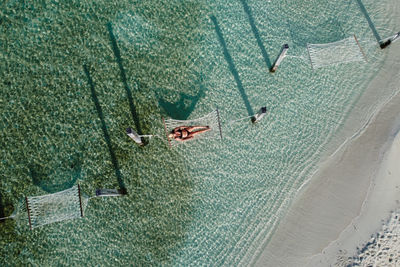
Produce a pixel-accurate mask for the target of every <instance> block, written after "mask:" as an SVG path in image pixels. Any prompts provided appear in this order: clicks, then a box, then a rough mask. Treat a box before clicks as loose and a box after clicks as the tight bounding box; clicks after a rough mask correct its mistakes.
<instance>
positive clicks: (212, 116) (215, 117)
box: [163, 109, 222, 146]
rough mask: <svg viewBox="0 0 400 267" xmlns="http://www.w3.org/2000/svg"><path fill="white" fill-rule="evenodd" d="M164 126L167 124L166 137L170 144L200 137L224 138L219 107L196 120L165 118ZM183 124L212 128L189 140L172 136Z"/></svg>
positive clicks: (177, 143)
mask: <svg viewBox="0 0 400 267" xmlns="http://www.w3.org/2000/svg"><path fill="white" fill-rule="evenodd" d="M163 121H164V126H165V134H166V138H167V139H168V143H169V145H170V146H177V145H179V144H183V143H187V142H191V141H194V140H199V139H215V138H221V139H222V131H221V123H220V117H219V112H218V109H216V110H215V111H213V112H211V113H209V114H207V115H205V116H203V117H201V118H198V119H194V120H174V119H168V120H164V119H163ZM181 126H188V127H190V126H208V127H209V128H210V130H208V131H206V132H203V133H200V134H198V135H196V136H194V138H192V139H189V140H187V141H179V140H176V139H174V138H170V137H169V134H170V133H172V132H173V131H174V129H175V128H177V127H181Z"/></svg>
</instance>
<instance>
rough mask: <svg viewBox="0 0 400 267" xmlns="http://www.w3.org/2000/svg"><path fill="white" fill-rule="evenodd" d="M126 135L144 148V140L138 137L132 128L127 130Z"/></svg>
mask: <svg viewBox="0 0 400 267" xmlns="http://www.w3.org/2000/svg"><path fill="white" fill-rule="evenodd" d="M126 134H127V135H128V136H129V137H130V138H132V140H133V141H135V143H136V144H138V145H140V146H143V145H144V143H143V141H142V138H141V137H140V135H138V134H137V133H136V132H135V131H134V130H133V129H132V128H128V129H126Z"/></svg>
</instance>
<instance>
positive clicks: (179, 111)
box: [157, 86, 205, 120]
mask: <svg viewBox="0 0 400 267" xmlns="http://www.w3.org/2000/svg"><path fill="white" fill-rule="evenodd" d="M204 95H205V88H204V87H203V86H201V88H200V90H199V91H198V92H197V94H196V95H189V94H184V93H180V94H179V100H178V101H176V102H174V103H172V102H168V101H166V100H165V99H164V98H162V97H160V96H157V97H158V104H159V106H160V107H161V108H162V109H163V110H164V112H165V113H166V114H167V115H168V116H169V117H171V118H174V119H177V120H186V119H187V118H188V117H189V116H190V114H191V113H192V112H193V110H194V108H195V107H196V104H197V102H198V101H199V100H200V99H201V98H202V97H203V96H204Z"/></svg>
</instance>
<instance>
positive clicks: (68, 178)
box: [28, 155, 82, 193]
mask: <svg viewBox="0 0 400 267" xmlns="http://www.w3.org/2000/svg"><path fill="white" fill-rule="evenodd" d="M28 168H29V174H30V176H31V178H32V183H33V184H34V185H36V186H38V187H40V188H41V189H42V190H43V191H46V192H47V193H55V192H59V191H62V190H66V189H68V188H71V187H72V186H74V184H75V183H76V181H77V180H78V178H79V177H80V176H81V171H82V161H81V159H80V156H79V155H75V156H74V157H73V158H72V159H71V160H70V161H69V163H68V164H67V166H63V168H62V172H61V174H60V175H62V176H63V177H60V178H62V182H61V183H60V182H58V181H60V180H56V181H54V177H52V175H50V174H48V173H46V171H45V170H43V167H41V166H39V165H36V164H30V165H29V167H28Z"/></svg>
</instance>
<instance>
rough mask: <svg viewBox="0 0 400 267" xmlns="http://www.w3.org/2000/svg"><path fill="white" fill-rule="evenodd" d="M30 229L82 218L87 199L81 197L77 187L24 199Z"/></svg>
mask: <svg viewBox="0 0 400 267" xmlns="http://www.w3.org/2000/svg"><path fill="white" fill-rule="evenodd" d="M25 200H26V209H27V212H28V219H29V226H30V228H31V229H33V228H36V227H39V226H43V225H46V224H49V223H54V222H59V221H64V220H71V219H75V218H79V217H83V212H84V209H85V208H86V206H87V202H88V200H89V199H88V198H86V197H83V196H82V195H81V192H80V187H79V185H76V186H73V187H72V188H70V189H67V190H64V191H60V192H57V193H54V194H48V195H43V196H36V197H26V199H25Z"/></svg>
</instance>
